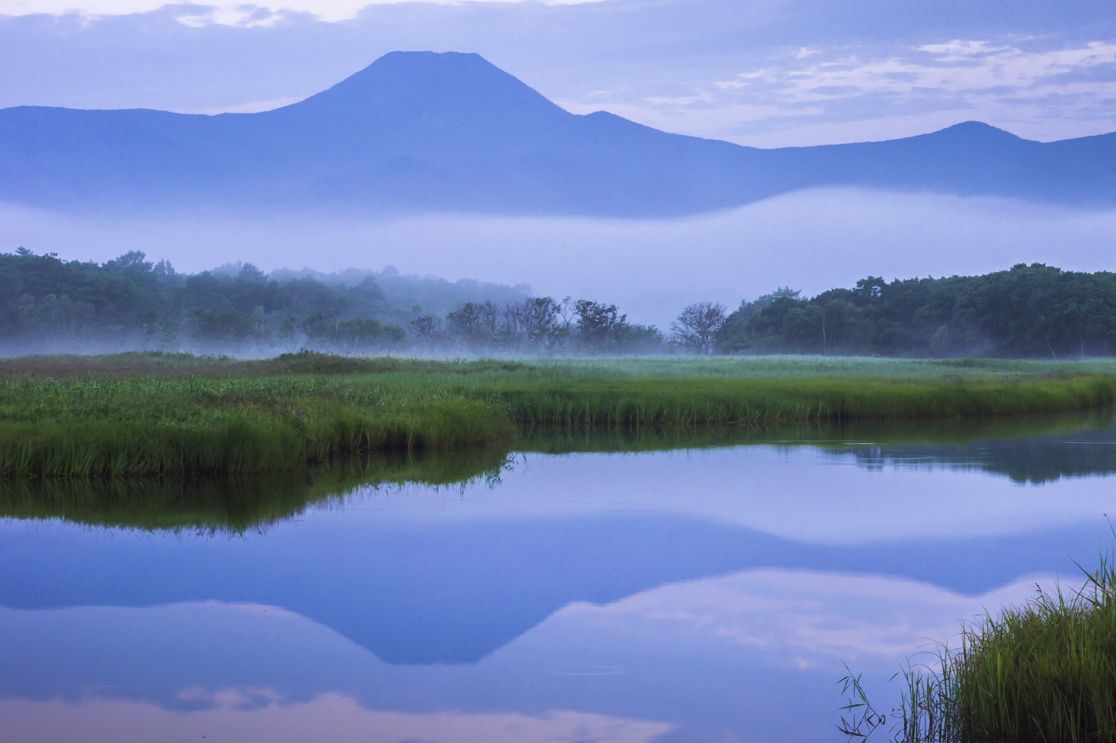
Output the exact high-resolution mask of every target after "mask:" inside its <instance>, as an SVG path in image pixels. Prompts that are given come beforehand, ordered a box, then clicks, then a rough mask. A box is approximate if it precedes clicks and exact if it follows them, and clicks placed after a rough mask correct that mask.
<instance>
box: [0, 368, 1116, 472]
mask: <svg viewBox="0 0 1116 743" xmlns="http://www.w3.org/2000/svg"><path fill="white" fill-rule="evenodd" d="M1114 405H1116V362H1104V361H1096V362H1063V363H1056V362H1020V361H973V360H962V361H957V362H946V361H917V360H902V361H897V360H886V361H885V360H877V359H833V360H830V359H825V358H813V357H761V358H717V359H691V358H668V359H662V358H657V359H634V360H631V359H625V360H623V361H618V360H609V359H604V360H575V361H566V360H563V361H556V360H544V361H532V362H517V361H426V360H413V359H398V358H380V359H361V358H344V357H334V356H324V355H319V354H292V355H286V356H281V357H278V358H275V359H269V360H262V361H234V360H229V359H221V358H208V357H206V358H202V357H193V356H185V355H165V354H120V355H115V356H103V357H32V358H22V359H12V360H8V361H5V362H3V363H0V476H3V477H7V478H16V479H24V478H100V477H121V476H123V477H150V476H156V477H194V476H245V475H259V474H268V473H277V472H284V471H297V470H301V469H305V468H307V467H309V466H315V465H322V464H328V463H338V462H345V461H351V460H354V459H358V458H360V457H366V456H368V455H371V454H375V453H383V452H400V453H406V454H416V453H423V452H431V451H453V450H460V449H465V448H472V447H495V448H501V447H503V448H504V450H508V449H510V448H512V447H514V446H515V445H516V443H517V442H518V441H520V440H522V439H524V438H527V437H528V434H529V433H530V432H536V433H537V432H538V431H540V430H542V431H548V432H552V433H563V432H564V433H566V434H568V433H569V432H577V431H587V430H617V431H631V432H642V433H643V434H646V433H647V432H650V433H651V434H657V433H660V434H670V433H677V432H680V431H688V430H696V429H709V428H715V429H720V430H730V429H735V430H750V429H759V428H762V427H772V426H782V425H788V424H794V423H802V422H809V423H826V424H843V423H850V422H866V421H876V422H880V421H949V420H958V419H985V418H995V417H999V416H1029V415H1038V414H1050V413H1057V412H1066V411H1079V410H1102V409H1110V408H1112V407H1113V406H1114Z"/></svg>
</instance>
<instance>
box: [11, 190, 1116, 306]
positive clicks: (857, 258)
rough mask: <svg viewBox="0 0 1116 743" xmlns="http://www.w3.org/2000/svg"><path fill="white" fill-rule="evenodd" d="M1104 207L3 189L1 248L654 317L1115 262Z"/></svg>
mask: <svg viewBox="0 0 1116 743" xmlns="http://www.w3.org/2000/svg"><path fill="white" fill-rule="evenodd" d="M1114 236H1116V211H1108V212H1092V211H1074V210H1066V209H1054V208H1048V207H1039V206H1035V205H1033V204H1025V203H1019V202H1010V201H1002V200H993V199H965V198H957V197H947V196H938V195H927V194H901V193H881V192H860V191H849V190H839V191H838V190H830V191H812V192H801V193H796V194H791V195H788V196H784V197H780V198H776V199H770V200H767V201H763V202H760V203H757V204H752V205H749V206H746V207H743V208H740V209H736V210H733V211H728V212H722V213H717V214H711V215H705V216H700V217H693V218H686V219H672V220H598V219H582V218H553V217H538V218H505V217H487V216H472V215H430V216H410V217H400V218H395V219H388V220H383V219H376V220H374V219H369V218H367V217H359V216H340V217H339V216H337V215H324V214H310V213H302V214H277V215H275V216H273V217H268V218H266V219H265V218H262V217H259V216H252V217H238V216H235V215H217V216H205V217H199V216H197V215H191V214H177V215H174V216H160V217H155V216H143V215H139V216H136V215H114V214H99V215H77V214H59V213H52V212H45V211H39V210H31V209H26V208H23V207H17V206H12V205H0V249H3V250H14V249H15V248H16V247H19V246H24V247H27V248H29V249H31V250H33V251H35V252H57V253H58V254H59V255H60V256H62V257H64V258H80V259H90V260H97V261H102V260H106V259H109V258H112V257H115V256H117V255H119V254H121V253H123V252H125V251H129V250H142V251H144V252H146V253H147V254H148V255H149V256H150V257H153V258H167V259H169V260H170V261H171V262H172V263H173V264H174V265H175V266H176V267H177V268H178V269H180V270H186V271H198V270H204V269H206V268H210V267H213V266H216V265H219V264H223V263H227V262H229V261H246V262H251V263H254V264H256V265H257V266H259V267H260V268H263V269H264V270H272V269H276V268H284V267H289V268H301V267H310V268H313V269H317V270H322V271H330V270H337V269H341V268H347V267H356V268H368V269H379V268H382V267H384V266H388V265H390V266H395V267H396V268H398V269H399V270H400V271H401V272H404V273H412V274H433V275H437V276H441V277H444V278H447V279H451V280H456V279H460V278H473V279H479V280H482V281H489V282H496V283H504V284H523V283H526V284H529V285H530V286H531V288H532V289H533V291H534V292H535V293H536V294H540V295H552V296H556V297H563V296H573V297H585V298H593V299H601V300H605V301H608V302H615V303H617V304H618V305H620V307H621V309H622V310H624V311H626V312H627V313H628V314H629V316H630V318H631V319H632V320H634V321H637V322H646V323H655V324H659V325H660V326H664V327H665V326H667V325H668V324H669V321H670V320H671V319H672V318H673V317H674V315H675V314H676V313H677V311H678V310H679V308H680V307H682V306H683V305H685V304H687V303H689V302H693V301H697V300H714V301H720V302H723V303H725V304H726V305H728V306H729V307H734V306H735V305H737V304H738V303H739V301H740V300H741V299H743V298H754V297H756V296H758V295H760V294H763V293H765V292H767V291H769V290H771V289H772V288H774V287H777V286H784V285H787V286H791V287H794V288H797V289H802V290H803V291H804V293H806V294H813V293H816V292H819V291H822V290H824V289H828V288H831V287H835V286H849V285H851V284H853V283H855V281H856V280H857V279H859V278H861V277H863V276H866V275H869V274H872V275H878V276H883V277H884V278H886V279H892V278H906V277H913V276H928V275H933V276H942V275H951V274H976V273H985V272H988V271H993V270H998V269H1003V268H1008V267H1010V266H1012V265H1014V264H1017V263H1031V262H1043V263H1048V264H1052V265H1057V266H1059V267H1062V268H1066V269H1073V270H1082V271H1096V270H1108V269H1113V268H1116V261H1114V260H1113V257H1112V256H1113V248H1114V245H1113V243H1114V242H1116V240H1114Z"/></svg>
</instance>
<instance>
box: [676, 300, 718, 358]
mask: <svg viewBox="0 0 1116 743" xmlns="http://www.w3.org/2000/svg"><path fill="white" fill-rule="evenodd" d="M724 324H725V307H724V305H722V304H716V303H714V302H696V303H694V304H691V305H687V306H686V308H685V309H683V310H682V312H681V314H679V315H678V319H677V320H675V321H674V322H672V323H671V324H670V331H671V341H672V342H673V343H675V344H677V345H679V346H681V347H683V348H685V349H686V350H687V351H690V352H691V353H713V350H714V347H715V344H714V341H715V340H716V338H717V333H719V332H720V330H721V328H722V327H723V326H724Z"/></svg>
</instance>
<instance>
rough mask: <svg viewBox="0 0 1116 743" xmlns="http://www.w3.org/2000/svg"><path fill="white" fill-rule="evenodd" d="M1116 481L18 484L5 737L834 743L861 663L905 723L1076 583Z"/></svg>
mask: <svg viewBox="0 0 1116 743" xmlns="http://www.w3.org/2000/svg"><path fill="white" fill-rule="evenodd" d="M643 445H644V446H646V442H643ZM565 446H566V448H570V445H569V442H566V444H565ZM537 448H541V449H546V448H547V447H537ZM551 448H562V447H557V446H556V447H551ZM573 448H578V447H576V446H575V447H573ZM580 448H583V449H586V448H588V449H591V448H593V446H591V445H582V446H581V447H580ZM597 448H600V447H599V446H598V447H597ZM1114 475H1116V429H1114V428H1112V427H1110V426H1109V425H1108V424H1101V423H1097V422H1095V421H1071V422H1066V421H1056V422H1048V423H1035V422H1030V423H1027V424H1026V425H1023V424H1017V425H1016V424H1012V425H1007V426H1005V427H1001V428H994V429H990V430H988V431H983V432H981V431H977V432H973V431H969V432H944V433H943V432H929V433H928V432H924V431H923V432H920V431H913V432H912V431H905V432H899V431H893V432H889V431H887V430H876V431H858V432H851V431H845V432H840V433H834V432H822V433H815V434H814V435H813V436H810V435H799V436H797V437H796V439H795V440H794V441H773V442H766V443H764V442H758V443H757V442H748V443H746V444H743V445H727V444H726V445H718V446H704V447H701V448H689V449H683V450H659V451H653V450H652V451H645V452H639V453H625V452H618V451H614V452H599V451H598V452H592V451H587V452H583V453H567V454H546V453H531V452H528V453H518V454H514V455H512V456H510V457H507V458H506V459H505V457H504V455H503V454H499V455H484V456H479V455H478V456H477V457H475V458H474V459H473V460H468V461H464V462H462V461H460V460H455V461H452V462H448V463H447V462H444V461H431V462H428V463H414V462H411V463H394V464H383V465H382V466H378V467H376V466H373V467H372V468H371V469H369V470H368V471H366V472H365V473H363V474H358V475H353V474H351V473H350V474H336V473H334V474H329V475H328V476H319V477H316V478H315V479H314V480H310V481H302V480H299V481H293V482H292V481H287V482H275V483H251V484H243V485H240V486H238V487H237V488H235V489H232V490H228V489H219V488H211V489H208V490H206V489H202V488H195V489H190V488H185V487H181V486H180V487H178V488H174V487H170V486H167V487H162V488H157V487H151V486H148V487H140V486H135V485H129V486H124V485H118V486H114V487H113V488H112V489H106V488H99V489H98V488H81V487H79V486H76V485H71V486H67V487H64V488H54V489H51V490H41V489H40V490H36V489H32V488H23V489H20V488H14V487H11V486H9V487H8V488H7V489H6V490H4V491H3V492H2V493H0V513H2V514H3V518H0V739H2V740H3V741H5V742H6V743H15V742H19V743H22V742H24V741H28V742H31V741H34V742H36V743H51V742H53V741H106V742H107V741H114V742H115V741H199V740H206V741H229V742H230V743H241V742H243V741H253V742H254V741H315V742H319V743H327V742H330V741H360V742H362V743H380V742H383V743H388V742H391V743H403V742H405V741H415V742H418V741H422V742H423V743H445V742H450V741H453V742H456V741H485V742H491V743H503V742H507V743H531V742H534V741H547V742H551V741H553V742H556V743H557V742H559V741H578V742H581V741H616V742H619V743H637V742H642V741H663V742H666V741H687V742H689V741H755V742H760V741H807V742H808V741H834V740H841V736H840V735H839V734H838V733H837V731H836V723H837V721H838V720H839V712H838V708H839V707H840V705H841V704H842V703H843V701H844V700H843V698H842V696H841V694H840V689H839V687H838V684H837V682H838V680H839V679H840V677H841V676H843V675H844V673H845V664H848V666H849V667H851V668H854V669H856V670H857V671H861V672H863V673H864V678H865V680H866V682H867V684H868V685H869V687H870V688H874V689H876V690H877V692H876V693H877V695H878V698H879V699H880V700H883V701H885V702H886V701H887V700H888V699H889V698H890V696H889V695H890V694H891V693H892V692H893V691H894V690H893V688H892V686H891V685H889V683H888V678H889V677H890V676H891V674H892V673H894V672H895V671H896V670H898V669H899V668H900V666H901V664H902V663H903V662H904V659H907V658H910V657H911V656H912V654H915V653H918V652H919V651H925V650H927V649H928V648H930V649H933V647H934V645H933V643H934V642H936V641H941V640H949V639H950V638H955V637H956V635H957V630H958V628H959V624H960V622H961V621H963V620H966V619H972V618H974V617H976V616H977V615H979V614H980V613H981V612H983V611H984V610H993V611H994V610H996V609H997V608H998V607H1000V606H1003V605H1004V604H1007V603H1012V602H1021V601H1023V600H1026V599H1027V598H1028V597H1029V596H1031V595H1032V593H1033V591H1034V587H1035V585H1036V584H1042V585H1047V586H1051V585H1054V583H1055V582H1057V581H1063V582H1066V583H1069V584H1073V583H1075V582H1076V581H1077V577H1076V571H1077V568H1076V567H1075V565H1074V560H1077V561H1078V562H1080V563H1082V564H1083V565H1086V566H1087V565H1091V564H1093V563H1094V562H1095V560H1096V559H1097V556H1098V555H1099V554H1100V552H1102V551H1104V550H1107V549H1109V548H1110V547H1111V546H1113V536H1112V533H1111V531H1110V527H1109V524H1108V521H1107V520H1106V518H1105V514H1111V513H1114V509H1116V488H1114V485H1116V477H1114ZM456 479H462V480H464V482H454V480H456ZM418 481H426V482H428V483H429V482H439V483H443V484H440V485H433V484H420V482H418ZM884 706H886V704H885V705H884Z"/></svg>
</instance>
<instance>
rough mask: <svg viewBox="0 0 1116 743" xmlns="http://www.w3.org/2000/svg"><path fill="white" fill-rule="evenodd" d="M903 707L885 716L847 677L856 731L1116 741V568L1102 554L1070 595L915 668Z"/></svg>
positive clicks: (938, 741) (982, 626)
mask: <svg viewBox="0 0 1116 743" xmlns="http://www.w3.org/2000/svg"><path fill="white" fill-rule="evenodd" d="M903 680H904V681H905V687H906V688H905V692H904V694H903V699H902V704H901V706H900V708H899V709H897V710H896V711H895V712H893V713H892V714H891V715H887V714H880V713H878V712H877V711H876V710H875V709H874V708H873V707H872V706H871V703H870V701H869V700H868V696H867V695H866V694H865V692H864V690H863V689H862V688H861V687H860V684H859V680H858V679H855V678H851V677H850V678H847V679H846V691H848V692H850V693H851V694H852V700H853V701H852V704H851V705H850V709H851V710H852V711H853V712H854V715H853V719H851V720H846V721H845V725H844V727H843V729H844V731H845V732H846V733H847V734H849V735H850V736H851V737H853V738H858V739H863V738H866V737H871V736H872V735H873V733H881V734H885V735H889V736H890V738H891V739H892V740H896V741H901V742H902V743H1055V742H1056V741H1057V742H1058V743H1093V742H1095V741H1111V740H1116V570H1113V567H1112V563H1111V562H1106V561H1102V562H1101V565H1100V567H1099V568H1098V569H1097V570H1096V571H1093V572H1090V573H1087V574H1086V582H1085V585H1084V586H1082V587H1081V588H1079V589H1078V590H1074V591H1071V592H1069V593H1066V592H1063V591H1062V590H1061V589H1059V590H1057V591H1055V592H1053V593H1047V592H1040V593H1039V594H1038V595H1037V596H1036V598H1035V599H1033V600H1032V601H1030V602H1029V603H1027V604H1026V605H1024V606H1022V607H1013V608H1008V609H1006V610H1004V611H1003V612H1002V613H1001V614H1000V615H999V616H996V617H993V616H989V617H987V618H985V619H984V621H983V622H981V623H979V624H977V625H975V626H972V627H967V628H966V629H965V630H964V632H963V633H962V639H961V644H960V648H959V649H958V650H956V651H952V652H950V651H943V653H942V655H941V657H940V663H939V664H938V665H937V666H936V667H932V668H920V669H919V670H911V671H908V672H907V673H906V674H905V675H904V676H903Z"/></svg>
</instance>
